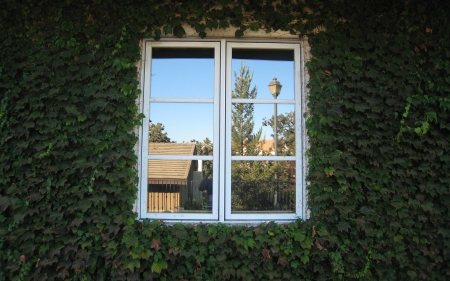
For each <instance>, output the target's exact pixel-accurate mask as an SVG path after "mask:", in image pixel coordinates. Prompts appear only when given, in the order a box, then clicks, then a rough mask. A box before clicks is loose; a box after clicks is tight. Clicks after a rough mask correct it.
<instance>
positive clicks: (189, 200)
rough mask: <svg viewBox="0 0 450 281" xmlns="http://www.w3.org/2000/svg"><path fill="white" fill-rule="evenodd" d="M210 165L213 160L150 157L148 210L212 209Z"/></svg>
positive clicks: (186, 210)
mask: <svg viewBox="0 0 450 281" xmlns="http://www.w3.org/2000/svg"><path fill="white" fill-rule="evenodd" d="M211 168H212V161H201V160H149V161H148V198H147V200H148V201H147V202H148V204H147V212H149V213H150V212H157V213H161V212H166V213H179V212H186V213H211V211H212V194H213V184H212V177H211V174H210V173H208V172H209V171H210V170H211ZM204 169H206V170H204Z"/></svg>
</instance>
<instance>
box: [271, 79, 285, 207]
mask: <svg viewBox="0 0 450 281" xmlns="http://www.w3.org/2000/svg"><path fill="white" fill-rule="evenodd" d="M268 86H269V91H270V93H271V94H272V96H273V98H274V99H277V97H278V95H279V94H280V92H281V87H282V85H281V83H280V82H279V81H278V80H277V78H276V77H274V78H273V79H272V81H270V83H269V85H268ZM273 111H274V115H273V148H274V149H275V156H277V154H278V133H277V115H278V113H277V103H276V102H275V103H274V104H273ZM276 169H277V165H276V162H275V184H276V187H277V188H276V190H275V193H274V196H273V207H274V208H277V207H278V171H277V170H276Z"/></svg>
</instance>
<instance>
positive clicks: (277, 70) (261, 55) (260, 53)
mask: <svg viewBox="0 0 450 281" xmlns="http://www.w3.org/2000/svg"><path fill="white" fill-rule="evenodd" d="M231 64H232V80H231V83H232V87H233V97H234V98H254V99H273V96H272V94H271V93H270V91H269V88H268V85H269V83H270V82H271V81H272V79H273V78H274V77H276V78H277V81H279V82H280V83H281V85H282V88H281V92H280V93H279V95H278V99H294V52H293V51H292V50H249V49H233V59H232V61H231ZM243 67H246V68H247V69H248V70H249V74H250V75H249V76H248V78H250V80H248V81H249V82H250V84H249V86H246V87H244V89H245V90H244V91H242V90H239V89H242V87H241V86H240V82H239V81H240V78H243V77H245V76H243V75H242V71H241V70H242V69H243ZM253 89H255V91H256V95H255V96H250V97H247V95H246V91H248V92H250V93H251V92H252V91H253Z"/></svg>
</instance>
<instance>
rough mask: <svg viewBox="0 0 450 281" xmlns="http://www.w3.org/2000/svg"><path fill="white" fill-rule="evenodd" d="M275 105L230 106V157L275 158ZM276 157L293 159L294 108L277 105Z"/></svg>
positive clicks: (287, 105) (238, 104)
mask: <svg viewBox="0 0 450 281" xmlns="http://www.w3.org/2000/svg"><path fill="white" fill-rule="evenodd" d="M273 117H274V104H245V103H233V104H232V124H231V136H232V137H231V150H232V155H240V156H245V155H246V156H252V155H253V156H256V155H264V156H269V155H275V146H274V127H273V124H274V118H273ZM276 131H277V135H278V136H277V155H279V156H281V155H284V156H294V155H295V114H294V105H292V104H277V130H276Z"/></svg>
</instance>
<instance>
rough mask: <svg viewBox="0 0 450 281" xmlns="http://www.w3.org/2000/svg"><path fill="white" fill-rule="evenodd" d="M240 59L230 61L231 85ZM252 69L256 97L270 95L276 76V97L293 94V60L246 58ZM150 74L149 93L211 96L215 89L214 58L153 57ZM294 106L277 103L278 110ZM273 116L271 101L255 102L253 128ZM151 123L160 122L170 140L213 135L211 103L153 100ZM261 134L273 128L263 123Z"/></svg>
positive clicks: (268, 132) (289, 109)
mask: <svg viewBox="0 0 450 281" xmlns="http://www.w3.org/2000/svg"><path fill="white" fill-rule="evenodd" d="M241 61H242V60H240V59H233V61H232V87H233V89H234V81H235V79H234V72H236V73H239V68H240V65H241ZM246 62H247V65H248V66H249V68H250V70H251V71H253V80H252V86H251V88H253V86H256V87H257V89H258V95H257V99H273V96H272V95H271V94H270V92H269V89H268V87H267V85H268V84H269V83H270V81H272V79H273V77H274V76H276V77H277V79H278V81H280V83H281V84H282V85H283V87H282V89H281V94H280V96H278V99H280V100H282V99H293V98H294V71H293V70H294V64H293V62H292V61H262V60H246ZM151 73H152V77H151V95H152V97H158V98H164V97H170V98H212V97H213V90H214V62H213V60H212V59H153V60H152V71H151ZM293 110H294V106H293V105H292V104H289V105H284V104H278V114H282V113H284V114H286V113H288V112H290V111H293ZM272 116H273V104H255V112H254V117H255V127H254V130H255V132H256V131H257V130H258V129H259V128H261V127H262V121H263V119H264V118H270V117H272ZM150 119H151V120H152V123H154V124H156V123H158V122H159V123H162V124H163V125H164V126H165V131H166V132H167V133H168V136H169V138H170V139H171V140H173V141H176V142H183V141H185V142H189V141H190V140H192V139H196V140H199V141H203V140H204V139H205V138H206V137H208V138H209V139H210V140H212V139H213V104H212V103H211V104H208V103H206V104H201V103H170V104H169V103H152V104H151V107H150ZM262 129H263V133H262V137H263V138H265V139H271V138H272V137H271V134H272V133H273V130H272V128H269V127H262Z"/></svg>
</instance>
